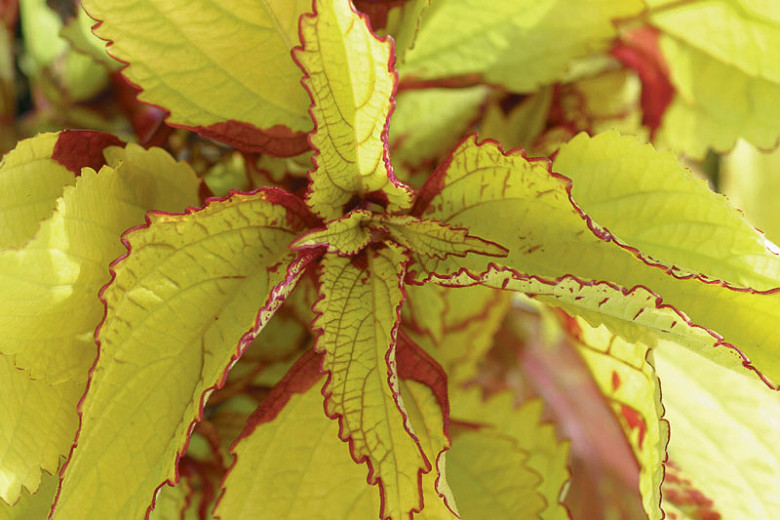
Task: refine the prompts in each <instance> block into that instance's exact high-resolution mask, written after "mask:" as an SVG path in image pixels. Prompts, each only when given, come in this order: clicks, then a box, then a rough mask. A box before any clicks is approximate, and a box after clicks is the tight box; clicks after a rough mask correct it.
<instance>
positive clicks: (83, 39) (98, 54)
mask: <svg viewBox="0 0 780 520" xmlns="http://www.w3.org/2000/svg"><path fill="white" fill-rule="evenodd" d="M93 25H95V20H93V19H92V18H90V17H89V15H88V14H87V12H86V11H85V10H84V9H82V8H79V9H78V12H77V13H76V16H75V17H73V18H71V19H70V21H69V22H68V23H67V24H65V27H63V28H62V30H61V31H60V35H61V36H62V37H63V38H65V39H66V40H67V41H68V43H70V44H71V46H72V47H73V48H74V49H75V50H77V51H78V52H80V53H82V54H86V55H87V56H90V57H91V58H92V59H94V60H95V61H97V62H99V63H102V64H103V65H105V66H106V67H108V69H109V70H112V71H114V70H118V69H120V68H121V66H122V64H121V63H120V62H119V61H117V60H115V59H114V58H112V57H111V56H110V55H109V54H108V52H106V42H104V41H103V40H101V39H100V38H98V37H97V36H95V34H94V33H93V32H92V26H93Z"/></svg>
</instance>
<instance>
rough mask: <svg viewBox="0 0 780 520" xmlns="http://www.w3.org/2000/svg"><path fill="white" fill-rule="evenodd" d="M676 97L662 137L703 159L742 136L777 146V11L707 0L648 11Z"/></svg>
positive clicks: (779, 80)
mask: <svg viewBox="0 0 780 520" xmlns="http://www.w3.org/2000/svg"><path fill="white" fill-rule="evenodd" d="M649 21H650V23H651V24H652V25H654V26H655V27H657V28H658V29H660V30H661V32H662V35H661V38H660V40H659V46H660V48H661V51H662V53H663V56H664V58H665V59H666V62H667V64H668V68H669V74H670V80H671V82H672V84H673V85H674V87H675V89H676V94H677V95H676V96H675V98H674V100H673V102H672V104H671V106H670V107H669V108H668V111H667V113H666V114H665V116H664V119H663V121H662V125H661V128H660V131H659V135H658V139H659V140H660V141H661V142H662V143H664V144H665V145H667V146H670V147H672V148H674V149H676V150H680V151H683V152H685V153H686V154H688V155H690V156H692V157H697V158H701V157H704V155H705V154H706V152H707V149H708V148H714V149H715V150H717V151H725V150H728V149H730V148H732V147H733V146H734V143H735V141H736V139H737V137H743V138H744V139H746V140H748V141H749V142H751V143H752V144H754V145H756V146H758V147H760V148H772V147H774V146H775V145H776V144H777V140H778V137H780V124H778V120H780V65H778V61H777V60H775V59H773V58H772V57H771V56H770V54H771V53H767V51H766V50H767V49H772V48H777V47H778V45H780V23H778V22H779V21H780V10H778V7H777V5H774V4H771V5H770V3H765V4H763V5H762V3H761V2H727V1H723V0H710V1H703V2H686V3H683V4H678V5H673V6H665V7H663V8H659V9H657V10H654V11H653V10H651V11H650V16H649Z"/></svg>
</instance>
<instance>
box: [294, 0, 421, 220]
mask: <svg viewBox="0 0 780 520" xmlns="http://www.w3.org/2000/svg"><path fill="white" fill-rule="evenodd" d="M316 10H317V13H316V15H315V16H304V17H302V18H301V42H302V44H303V47H302V48H296V49H295V58H296V59H297V60H298V62H299V63H300V65H301V68H302V69H303V71H304V73H305V77H304V80H303V84H304V85H305V86H306V88H307V90H308V91H309V94H310V96H311V99H312V103H313V104H312V107H311V109H310V111H311V115H312V118H313V119H314V123H315V129H314V131H313V132H312V133H310V134H309V140H310V142H311V144H312V146H313V147H314V148H315V149H316V150H317V151H318V153H317V154H315V156H314V163H315V168H314V170H313V171H312V172H311V179H312V182H311V184H310V186H309V192H308V194H307V203H308V204H309V206H310V207H311V208H312V210H314V212H316V213H317V214H318V215H320V216H321V217H323V218H325V219H326V220H330V219H333V218H338V217H340V216H341V215H342V214H343V213H344V206H345V205H347V203H349V202H350V201H351V200H352V198H353V197H355V196H360V197H367V198H369V199H373V200H374V201H375V202H380V203H383V204H386V205H387V209H388V210H390V211H395V210H399V209H403V208H406V207H408V206H409V204H410V197H411V192H410V191H409V189H408V188H407V187H405V186H403V185H401V184H399V183H398V182H397V181H396V180H395V177H394V176H393V172H392V167H391V166H390V161H389V158H388V154H387V143H386V137H387V125H388V118H389V116H390V110H391V108H392V95H393V93H394V91H395V86H396V81H397V80H396V73H395V71H394V70H393V69H392V66H391V63H392V62H391V56H392V53H391V49H392V44H391V43H390V41H388V40H378V39H377V38H376V37H375V36H374V35H373V34H372V33H371V31H370V29H369V28H368V27H367V26H366V22H365V19H364V18H362V17H361V16H359V15H358V14H357V13H356V12H355V11H354V9H353V8H352V6H351V4H350V2H349V1H348V0H332V1H327V2H318V3H317V4H316ZM350 209H351V208H350Z"/></svg>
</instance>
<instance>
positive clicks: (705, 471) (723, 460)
mask: <svg viewBox="0 0 780 520" xmlns="http://www.w3.org/2000/svg"><path fill="white" fill-rule="evenodd" d="M655 355H656V357H655V360H656V367H657V369H658V375H659V377H660V378H661V390H662V392H663V402H664V407H665V409H666V416H667V418H668V419H669V423H670V424H671V428H672V432H671V439H670V442H669V457H670V459H671V460H672V461H673V462H674V463H675V464H676V465H678V466H679V468H680V469H681V470H682V472H683V474H685V475H687V476H689V477H690V478H691V479H692V481H693V483H694V485H695V487H696V488H697V489H698V490H699V491H701V493H703V495H704V496H705V497H708V498H709V499H711V500H712V502H713V506H712V509H713V510H714V511H717V512H719V513H720V514H721V515H722V518H724V519H726V518H772V517H773V516H775V515H776V512H777V511H778V510H780V481H779V480H778V479H777V475H778V474H780V449H778V445H777V439H778V435H780V423H778V420H777V418H778V417H780V395H778V393H777V392H775V391H772V390H770V389H768V388H766V387H764V385H762V384H761V382H760V381H756V379H755V378H753V377H750V376H749V375H745V374H741V373H735V372H732V371H729V370H724V369H723V368H721V367H719V366H717V365H715V364H713V363H711V362H710V361H708V360H707V359H702V358H701V357H700V356H697V355H696V354H693V353H690V352H687V351H685V350H682V349H680V348H679V347H678V346H677V345H674V344H669V343H666V342H663V343H661V344H660V345H659V347H658V348H657V349H656V350H655Z"/></svg>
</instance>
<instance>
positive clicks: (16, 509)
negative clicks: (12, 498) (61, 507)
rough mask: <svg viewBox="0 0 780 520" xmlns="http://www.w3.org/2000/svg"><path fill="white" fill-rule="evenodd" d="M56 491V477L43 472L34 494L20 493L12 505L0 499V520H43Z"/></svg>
mask: <svg viewBox="0 0 780 520" xmlns="http://www.w3.org/2000/svg"><path fill="white" fill-rule="evenodd" d="M56 493H57V477H56V476H55V475H49V474H48V473H44V474H43V478H42V479H41V486H40V488H39V489H38V492H37V493H35V494H34V495H30V494H28V493H22V496H21V497H20V498H19V500H18V501H17V502H16V503H15V504H14V505H12V506H9V505H8V504H6V503H5V502H3V501H2V500H0V520H44V519H45V518H46V517H47V516H48V514H49V509H50V508H51V503H52V501H53V500H54V495H55V494H56Z"/></svg>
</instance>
